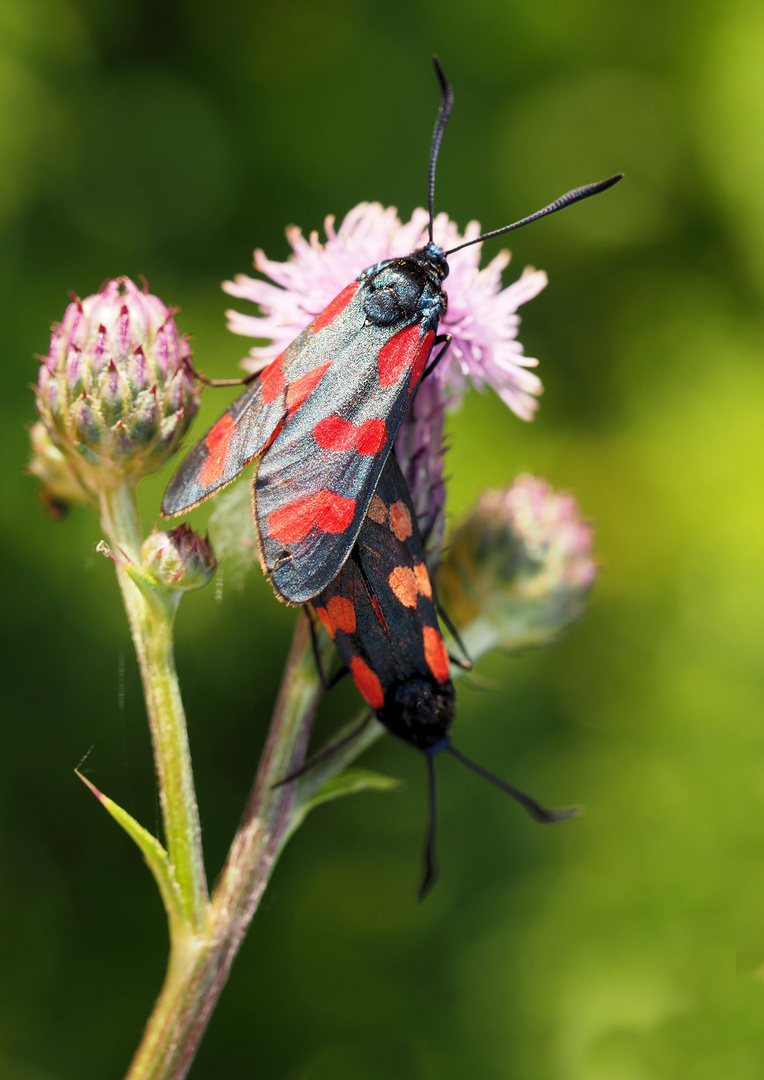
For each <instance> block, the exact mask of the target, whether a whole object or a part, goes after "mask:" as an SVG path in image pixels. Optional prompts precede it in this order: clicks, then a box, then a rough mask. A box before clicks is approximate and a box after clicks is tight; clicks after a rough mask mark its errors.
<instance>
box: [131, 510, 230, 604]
mask: <svg viewBox="0 0 764 1080" xmlns="http://www.w3.org/2000/svg"><path fill="white" fill-rule="evenodd" d="M141 558H142V560H143V568H144V570H145V571H146V572H147V573H149V574H151V576H152V577H153V578H155V580H156V581H158V582H159V584H160V585H163V586H164V587H165V588H166V589H174V590H176V591H177V592H190V591H191V590H192V589H201V588H203V587H204V586H205V585H206V584H207V582H208V581H209V580H210V578H211V577H212V575H213V574H214V573H215V570H216V569H217V565H218V564H217V561H216V559H215V554H214V552H213V550H212V545H211V544H210V542H209V539H208V538H207V537H206V536H205V537H204V538H202V537H201V536H199V534H198V533H195V532H194V530H193V529H192V528H191V527H190V526H189V525H186V524H185V523H184V524H183V525H178V527H177V528H175V529H170V530H169V531H168V532H157V531H156V529H155V530H154V531H153V532H152V533H151V535H150V536H148V537H147V538H146V539H145V540H144V542H143V547H142V548H141Z"/></svg>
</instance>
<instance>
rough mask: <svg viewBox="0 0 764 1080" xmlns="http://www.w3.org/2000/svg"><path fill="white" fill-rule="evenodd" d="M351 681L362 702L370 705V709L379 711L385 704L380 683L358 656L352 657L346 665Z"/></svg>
mask: <svg viewBox="0 0 764 1080" xmlns="http://www.w3.org/2000/svg"><path fill="white" fill-rule="evenodd" d="M348 667H349V668H350V674H351V675H352V676H353V681H354V682H355V684H356V686H357V687H358V689H359V690H360V692H361V697H362V698H363V699H364V701H366V702H368V704H369V705H371V707H372V709H381V708H382V706H383V705H384V704H385V694H384V691H383V689H382V683H381V682H380V681H379V679H378V678H377V676H376V675H375V674H374V672H373V671H372V670H371V668H370V667H369V665H368V664H367V663H366V661H365V660H362V659H361V657H360V656H354V657H353V659H352V660H351V661H350V663H349V664H348Z"/></svg>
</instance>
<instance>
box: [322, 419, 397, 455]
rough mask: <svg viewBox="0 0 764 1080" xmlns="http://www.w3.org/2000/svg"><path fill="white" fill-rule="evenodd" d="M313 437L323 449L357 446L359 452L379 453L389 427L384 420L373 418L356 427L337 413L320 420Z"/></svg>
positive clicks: (347, 448) (343, 448)
mask: <svg viewBox="0 0 764 1080" xmlns="http://www.w3.org/2000/svg"><path fill="white" fill-rule="evenodd" d="M313 437H314V438H315V440H316V442H317V443H318V445H319V446H320V447H321V449H322V450H350V449H351V447H353V446H355V447H356V449H357V450H358V453H359V454H377V453H379V451H380V450H381V449H382V447H383V446H384V445H385V442H386V441H387V427H386V425H385V422H384V420H377V419H373V418H372V419H371V420H365V421H364V422H363V424H361V426H360V427H356V426H355V424H351V422H350V421H349V420H345V419H344V418H343V417H342V416H337V415H336V413H335V414H333V415H332V416H326V417H324V419H323V420H319V422H318V423H317V424H316V426H315V427H314V428H313Z"/></svg>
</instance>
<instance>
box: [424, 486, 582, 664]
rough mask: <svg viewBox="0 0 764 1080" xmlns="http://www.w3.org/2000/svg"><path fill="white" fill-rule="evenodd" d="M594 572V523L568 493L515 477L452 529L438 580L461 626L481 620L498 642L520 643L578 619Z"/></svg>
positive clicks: (551, 635)
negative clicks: (507, 485) (502, 489)
mask: <svg viewBox="0 0 764 1080" xmlns="http://www.w3.org/2000/svg"><path fill="white" fill-rule="evenodd" d="M596 576H597V565H596V563H595V562H594V560H593V558H592V528H591V525H589V523H588V522H586V521H584V519H583V518H582V516H581V512H580V510H579V507H578V504H577V502H576V500H575V499H574V498H573V496H572V495H566V494H559V493H557V492H555V491H553V490H552V488H551V487H550V486H549V484H547V483H546V481H544V480H539V479H537V478H536V477H533V476H520V477H518V478H517V480H515V482H514V484H513V485H512V486H511V487H510V488H508V489H507V490H506V491H503V492H502V491H487V492H485V494H484V495H483V496H482V497H481V499H480V501H479V502H478V505H477V506H476V507H475V509H474V511H473V512H472V513H471V514H470V515H468V517H467V518H466V519H465V521H464V522H463V523H462V524H461V525H460V526H459V527H458V528H457V529H456V530H455V532H454V534H453V536H452V539H451V544H450V546H449V549H448V552H447V555H446V558H445V560H444V563H443V566H442V568H441V572H440V575H439V577H438V586H439V590H440V593H441V597H442V599H443V603H444V605H445V607H446V609H447V610H448V612H449V614H450V615H451V617H452V618H453V619H454V621H455V622H456V623H457V624H458V625H459V626H468V625H470V624H471V623H473V624H474V623H476V622H477V621H482V622H483V623H484V624H485V625H486V626H490V627H491V628H492V633H493V634H494V636H495V638H496V643H497V644H501V645H503V646H504V647H505V648H510V649H521V648H527V647H529V646H532V645H546V644H550V643H551V642H552V641H553V640H554V639H555V638H556V637H558V636H559V634H561V633H562V631H563V630H565V629H567V627H568V626H570V625H571V624H572V623H574V622H576V621H577V620H578V619H580V618H581V617H582V615H583V613H584V605H585V600H586V597H587V595H588V593H589V591H590V590H591V588H592V585H593V584H594V581H595V579H596Z"/></svg>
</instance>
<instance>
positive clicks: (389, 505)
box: [356, 454, 450, 683]
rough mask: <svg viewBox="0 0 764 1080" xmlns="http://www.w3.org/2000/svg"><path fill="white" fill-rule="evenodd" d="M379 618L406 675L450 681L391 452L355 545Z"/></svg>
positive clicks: (420, 547) (415, 530) (419, 545)
mask: <svg viewBox="0 0 764 1080" xmlns="http://www.w3.org/2000/svg"><path fill="white" fill-rule="evenodd" d="M356 552H357V558H358V561H359V564H360V569H361V572H362V574H363V577H364V579H365V581H366V582H367V583H368V588H369V592H370V593H371V594H372V595H373V596H374V598H375V601H376V606H377V609H378V614H379V618H380V619H381V620H382V622H383V623H384V624H385V626H386V629H387V634H388V637H389V639H390V643H391V646H392V648H393V649H394V650H395V651H396V653H397V655H398V666H399V669H400V671H401V672H402V673H403V674H404V675H405V677H407V678H410V677H412V676H414V675H421V676H423V677H425V678H430V677H434V678H435V679H436V680H437V681H438V682H440V683H445V682H447V681H448V680H449V677H450V676H449V660H448V653H447V650H446V646H445V643H444V641H443V637H442V635H441V632H440V627H439V625H438V616H437V611H436V608H435V602H434V596H433V587H432V582H431V581H430V575H429V572H428V570H427V566H426V563H425V552H424V544H423V542H422V537H421V535H420V532H419V527H418V525H417V518H416V512H415V510H414V506H413V503H412V501H411V495H410V493H409V489H408V485H407V483H406V481H405V479H404V477H403V474H402V473H401V470H400V467H399V465H398V462H397V461H396V459H395V455H394V454H391V455H390V456H389V458H388V459H387V463H386V465H385V468H384V470H383V472H382V476H381V477H380V480H379V483H378V485H377V490H376V491H375V493H374V496H373V498H372V500H371V504H370V506H369V510H368V513H367V517H366V520H365V522H364V524H363V528H362V529H361V533H360V535H359V538H358V544H357V547H356Z"/></svg>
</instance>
